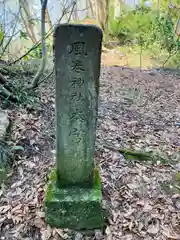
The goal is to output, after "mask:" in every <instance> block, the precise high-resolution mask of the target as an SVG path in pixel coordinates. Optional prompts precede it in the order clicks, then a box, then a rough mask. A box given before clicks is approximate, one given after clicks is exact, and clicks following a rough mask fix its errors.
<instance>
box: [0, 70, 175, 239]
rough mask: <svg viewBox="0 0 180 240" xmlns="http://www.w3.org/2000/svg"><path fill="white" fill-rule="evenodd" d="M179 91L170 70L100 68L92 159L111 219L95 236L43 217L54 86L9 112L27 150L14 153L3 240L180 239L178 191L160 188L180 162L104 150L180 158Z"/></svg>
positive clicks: (1, 215)
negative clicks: (132, 157)
mask: <svg viewBox="0 0 180 240" xmlns="http://www.w3.org/2000/svg"><path fill="white" fill-rule="evenodd" d="M49 81H53V79H50V80H49ZM179 89H180V82H179V77H178V76H176V75H175V74H172V73H167V72H159V71H157V70H153V69H151V70H147V69H143V70H140V69H131V68H124V67H112V66H106V67H105V66H102V69H101V80H100V99H99V118H98V126H97V141H96V153H95V160H96V163H97V165H98V166H99V168H100V171H101V180H102V191H103V204H104V205H105V206H106V208H108V211H109V216H108V224H107V226H106V228H105V230H104V231H103V232H101V231H94V233H93V234H90V235H88V234H83V233H80V232H74V231H70V230H67V229H57V228H53V227H50V226H49V225H47V224H46V222H45V220H44V217H45V214H44V211H43V198H44V187H45V184H46V182H47V176H48V173H49V172H50V170H51V169H52V167H53V166H54V163H55V161H54V149H55V127H54V118H55V113H54V110H55V105H54V95H55V93H54V85H53V84H51V86H50V85H49V84H44V86H43V87H42V88H41V90H39V91H40V92H39V96H40V97H39V103H40V107H39V105H38V108H36V106H33V109H34V110H33V111H29V107H28V109H26V108H23V107H22V108H18V109H13V110H12V109H11V110H9V115H10V118H11V119H12V120H13V121H15V123H14V125H13V130H12V138H13V141H14V142H15V144H16V145H17V146H18V148H19V146H21V148H20V149H24V151H20V152H18V154H17V155H16V159H15V161H14V166H13V172H12V174H11V176H10V177H9V180H8V182H7V184H5V185H4V186H3V189H2V190H1V196H0V201H1V204H0V227H1V232H0V239H8V240H15V239H18V240H21V239H23V240H36V239H37V240H54V239H55V240H56V239H57V240H58V239H75V240H79V239H87V240H88V239H92V240H93V239H97V240H100V239H102V240H103V239H106V240H111V239H113V240H116V239H117V240H118V239H120V240H140V239H146V240H152V239H157V240H165V239H169V240H171V239H177V240H180V195H179V191H177V192H171V191H166V189H165V188H164V187H163V186H164V185H168V186H169V185H170V184H171V185H173V183H174V182H173V181H172V179H173V177H172V176H173V175H174V174H175V173H176V169H178V168H177V167H176V165H177V161H175V163H174V165H173V164H171V165H166V164H164V163H161V161H159V162H157V163H152V162H149V161H138V160H131V161H129V160H127V159H125V158H124V156H123V155H122V154H120V153H119V152H117V151H112V150H110V149H107V148H105V147H104V145H105V144H110V145H111V146H114V147H115V148H117V149H118V148H128V149H141V150H157V151H159V152H161V153H165V154H166V156H169V157H171V158H174V157H173V156H175V155H174V154H176V156H179V155H178V154H179V150H180V128H179V126H178V125H177V124H176V123H177V122H180V104H179V103H180V93H179ZM176 160H178V158H177V159H176ZM178 183H179V182H178ZM178 183H177V185H178Z"/></svg>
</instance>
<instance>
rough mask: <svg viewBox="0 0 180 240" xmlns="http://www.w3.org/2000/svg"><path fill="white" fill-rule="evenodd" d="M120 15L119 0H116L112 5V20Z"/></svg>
mask: <svg viewBox="0 0 180 240" xmlns="http://www.w3.org/2000/svg"><path fill="white" fill-rule="evenodd" d="M120 15H121V0H116V1H115V6H114V20H115V19H117V18H119V17H120Z"/></svg>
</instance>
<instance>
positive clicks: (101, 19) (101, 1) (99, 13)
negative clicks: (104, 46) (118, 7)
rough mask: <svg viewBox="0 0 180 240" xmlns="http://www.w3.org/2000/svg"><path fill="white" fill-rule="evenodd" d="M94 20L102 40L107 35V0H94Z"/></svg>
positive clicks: (105, 38)
mask: <svg viewBox="0 0 180 240" xmlns="http://www.w3.org/2000/svg"><path fill="white" fill-rule="evenodd" d="M96 18H97V21H98V23H99V24H100V27H101V28H102V30H103V33H104V40H105V41H106V40H107V35H108V18H109V0H96Z"/></svg>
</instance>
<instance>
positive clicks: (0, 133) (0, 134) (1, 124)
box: [0, 109, 9, 140]
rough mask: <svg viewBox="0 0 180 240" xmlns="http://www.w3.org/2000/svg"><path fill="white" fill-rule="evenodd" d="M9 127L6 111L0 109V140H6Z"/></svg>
mask: <svg viewBox="0 0 180 240" xmlns="http://www.w3.org/2000/svg"><path fill="white" fill-rule="evenodd" d="M8 126H9V119H8V114H7V112H6V111H3V110H1V109H0V140H2V139H3V138H4V136H5V134H6V129H7V127H8Z"/></svg>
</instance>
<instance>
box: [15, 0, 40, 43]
mask: <svg viewBox="0 0 180 240" xmlns="http://www.w3.org/2000/svg"><path fill="white" fill-rule="evenodd" d="M19 5H20V9H21V10H20V14H21V18H22V20H23V23H24V25H25V28H26V31H27V34H28V35H29V37H30V38H31V40H32V42H33V43H34V44H35V43H37V39H36V34H35V30H34V25H33V24H32V23H31V21H30V19H31V17H32V16H31V14H30V7H29V1H28V0H19Z"/></svg>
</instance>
